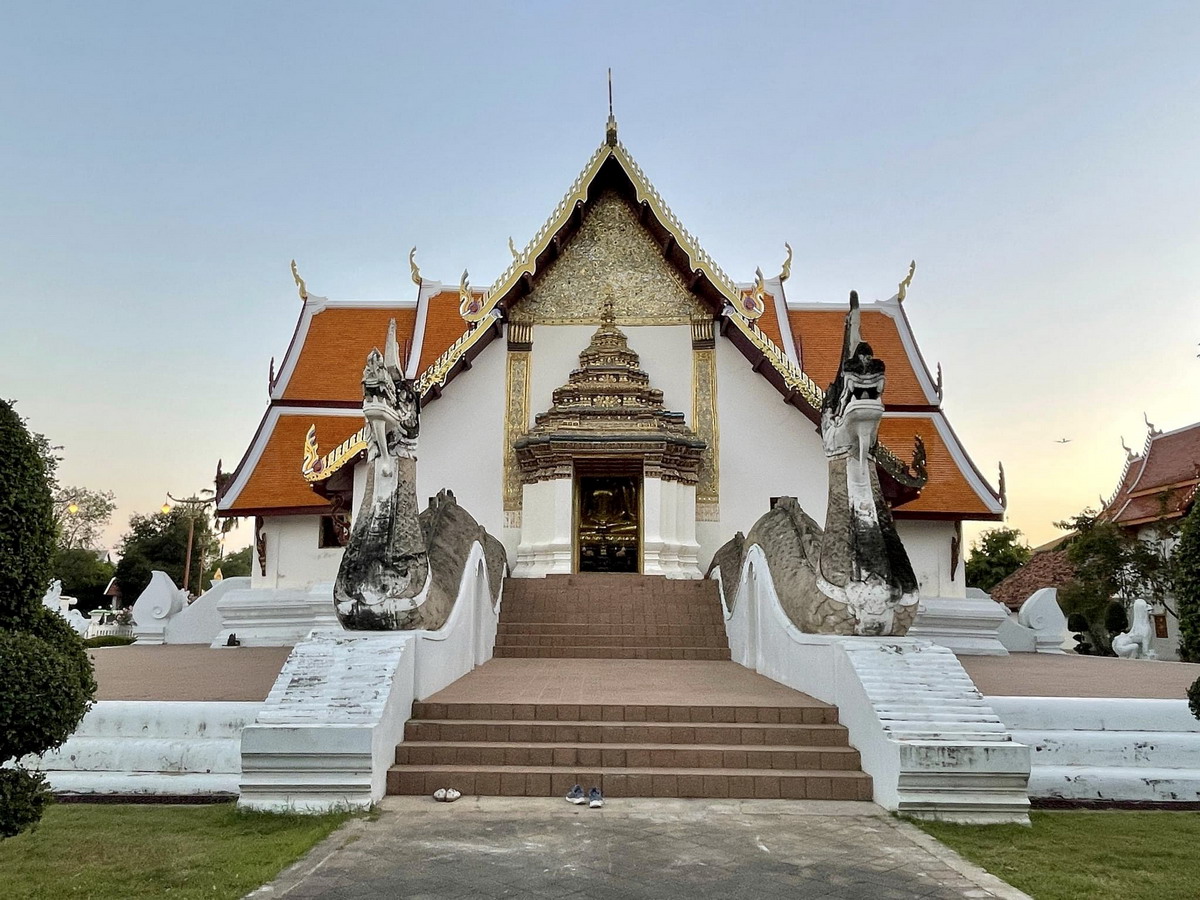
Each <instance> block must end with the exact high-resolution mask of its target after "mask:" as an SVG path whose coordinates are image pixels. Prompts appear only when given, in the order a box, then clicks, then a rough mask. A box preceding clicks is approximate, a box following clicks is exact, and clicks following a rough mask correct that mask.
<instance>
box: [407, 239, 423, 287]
mask: <svg viewBox="0 0 1200 900" xmlns="http://www.w3.org/2000/svg"><path fill="white" fill-rule="evenodd" d="M408 267H409V268H410V269H412V280H413V284H415V285H416V286H417V287H420V286H421V270H420V269H418V268H417V248H416V247H413V248H412V249H411V250H409V251H408Z"/></svg>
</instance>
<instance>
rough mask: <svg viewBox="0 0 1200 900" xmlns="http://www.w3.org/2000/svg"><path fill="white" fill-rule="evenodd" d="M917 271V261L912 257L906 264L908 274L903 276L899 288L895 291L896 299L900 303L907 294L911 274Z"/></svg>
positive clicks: (911, 278) (911, 277)
mask: <svg viewBox="0 0 1200 900" xmlns="http://www.w3.org/2000/svg"><path fill="white" fill-rule="evenodd" d="M916 271H917V261H916V260H915V259H914V260H912V262H910V263H909V264H908V274H907V275H905V276H904V280H903V281H901V282H900V285H899V289H898V290H897V291H896V300H897V301H898V302H900V303H903V302H904V298H905V297H907V296H908V288H909V286H910V285H911V284H912V280H913V274H914V273H915V272H916Z"/></svg>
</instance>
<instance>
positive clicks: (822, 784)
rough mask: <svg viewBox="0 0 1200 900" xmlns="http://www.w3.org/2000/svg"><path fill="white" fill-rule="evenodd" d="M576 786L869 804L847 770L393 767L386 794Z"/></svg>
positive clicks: (858, 775)
mask: <svg viewBox="0 0 1200 900" xmlns="http://www.w3.org/2000/svg"><path fill="white" fill-rule="evenodd" d="M576 784H579V785H582V786H583V788H584V790H587V789H588V788H590V787H592V786H593V785H595V786H596V787H599V788H600V790H602V791H603V792H604V794H605V796H606V797H609V798H617V797H708V798H713V797H716V798H721V797H733V798H741V799H754V798H759V799H764V800H775V799H785V800H870V799H871V778H870V776H868V775H865V774H864V773H862V772H855V771H849V770H798V771H792V772H788V771H779V770H776V769H740V770H737V771H733V770H729V769H705V768H692V769H660V768H624V769H618V768H607V767H575V768H561V769H560V768H554V767H552V766H538V767H535V768H529V769H516V768H506V767H503V766H393V767H392V768H390V769H389V770H388V775H387V791H388V793H389V794H407V795H413V794H431V793H433V792H434V791H436V790H437V789H438V788H440V787H454V788H457V789H458V790H460V791H462V793H463V794H465V795H468V796H485V797H496V796H505V797H561V796H565V795H566V793H567V791H569V790H570V789H571V787H572V786H573V785H576Z"/></svg>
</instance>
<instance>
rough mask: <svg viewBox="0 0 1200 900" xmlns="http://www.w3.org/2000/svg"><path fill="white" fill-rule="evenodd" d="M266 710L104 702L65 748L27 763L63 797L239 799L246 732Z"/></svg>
mask: <svg viewBox="0 0 1200 900" xmlns="http://www.w3.org/2000/svg"><path fill="white" fill-rule="evenodd" d="M261 706H262V704H261V703H183V702H174V703H166V702H161V701H140V700H101V701H99V702H97V703H96V704H95V705H93V707H92V709H91V710H90V711H89V712H88V714H87V715H86V716H84V718H83V721H82V722H81V723H80V725H79V728H77V729H76V730H75V733H74V734H72V735H71V737H69V738H68V739H67V741H66V743H64V744H63V745H62V746H61V747H59V748H58V749H57V750H52V751H50V752H49V753H46V754H43V755H42V756H41V757H40V758H38V757H27V758H26V760H25V761H24V762H25V764H26V765H29V766H30V767H31V768H36V769H40V770H41V771H43V772H45V773H46V777H47V778H48V780H49V781H50V785H51V787H52V788H53V789H54V790H55V791H58V792H61V793H72V794H122V795H135V794H136V795H141V794H146V795H161V794H171V795H177V796H178V795H193V794H199V795H204V794H229V795H235V794H237V792H238V779H239V777H240V772H241V736H242V730H243V729H244V728H245V727H246V725H247V724H248V723H250V722H252V721H254V716H255V715H256V714H257V712H258V710H259V708H260V707H261Z"/></svg>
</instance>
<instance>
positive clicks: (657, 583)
mask: <svg viewBox="0 0 1200 900" xmlns="http://www.w3.org/2000/svg"><path fill="white" fill-rule="evenodd" d="M513 580H514V581H520V583H521V587H522V588H527V589H532V590H537V589H539V588H542V589H546V588H553V589H556V590H557V589H560V588H562V587H574V588H584V589H590V588H601V589H612V588H621V589H626V590H628V589H637V588H650V589H654V590H662V591H674V592H677V593H697V594H701V593H707V594H713V595H714V596H715V595H716V590H717V585H716V582H715V581H711V580H707V579H696V578H663V577H662V576H661V575H634V574H632V573H628V572H587V573H582V574H575V575H547V576H546V577H545V578H537V579H533V578H529V579H513Z"/></svg>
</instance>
